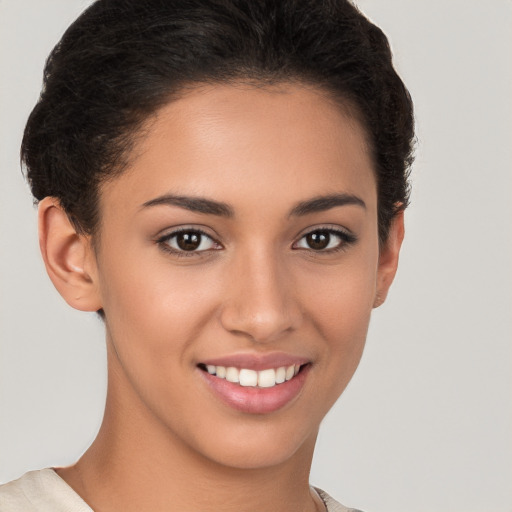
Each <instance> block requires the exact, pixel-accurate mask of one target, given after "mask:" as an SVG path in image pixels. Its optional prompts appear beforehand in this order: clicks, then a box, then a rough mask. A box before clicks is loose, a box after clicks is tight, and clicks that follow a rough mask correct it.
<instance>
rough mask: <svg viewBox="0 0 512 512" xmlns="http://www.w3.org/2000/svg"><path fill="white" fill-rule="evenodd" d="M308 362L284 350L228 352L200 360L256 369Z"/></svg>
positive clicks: (219, 364)
mask: <svg viewBox="0 0 512 512" xmlns="http://www.w3.org/2000/svg"><path fill="white" fill-rule="evenodd" d="M309 362H310V360H309V359H307V358H305V357H300V356H295V355H292V354H286V353H284V352H271V353H267V354H255V353H250V354H248V353H240V354H230V355H225V356H221V357H215V358H212V359H205V360H204V361H201V363H202V364H204V365H211V366H225V367H230V366H234V367H235V368H246V369H248V370H256V371H259V370H266V369H268V368H280V367H281V366H291V365H292V364H293V365H294V364H298V365H303V364H306V363H309Z"/></svg>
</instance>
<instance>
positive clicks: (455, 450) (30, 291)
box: [0, 0, 512, 512]
mask: <svg viewBox="0 0 512 512" xmlns="http://www.w3.org/2000/svg"><path fill="white" fill-rule="evenodd" d="M88 3H89V2H87V1H85V0H44V1H42V0H0V101H1V103H0V149H1V161H0V287H1V288H0V290H1V291H0V340H1V345H0V481H3V482H5V481H7V480H10V479H13V478H15V477H18V476H19V475H21V474H22V473H24V472H25V471H27V470H31V469H36V468H41V467H47V466H51V465H63V464H68V463H71V462H73V461H74V460H76V459H77V457H78V456H79V455H80V454H81V453H82V452H83V451H84V450H85V449H86V447H87V446H88V445H89V443H90V442H91V441H92V439H93V438H94V436H95V433H96V431H97V429H98V427H99V423H100V420H101V415H102V410H103V401H104V396H105V382H106V378H105V361H104V355H105V354H104V353H105V348H104V342H103V328H102V324H101V323H100V322H99V321H98V320H97V319H96V317H95V316H94V315H92V314H91V315H89V314H84V313H79V312H76V311H73V310H71V308H69V307H68V306H67V305H66V304H65V303H64V301H63V300H62V299H61V298H60V297H59V296H58V295H57V293H56V292H55V291H54V289H53V287H52V285H51V283H50V281H49V279H48V278H47V276H46V274H45V272H44V268H43V265H42V262H41V260H40V257H39V251H38V246H37V234H36V210H35V208H33V207H32V202H31V196H30V194H29V192H28V188H27V185H26V184H25V182H24V179H23V177H22V174H21V172H20V167H19V163H18V154H19V145H20V140H21V134H22V130H23V127H24V123H25V120H26V118H27V115H28V113H29V111H30V110H31V108H32V107H33V105H34V103H35V101H36V99H37V97H38V93H39V88H40V84H41V76H42V68H43V64H44V60H45V58H46V56H47V55H48V53H49V51H50V49H51V48H52V47H53V45H54V44H55V43H56V42H57V40H58V39H59V37H60V35H61V34H62V32H63V31H64V30H65V28H66V27H67V26H68V25H69V23H70V22H71V21H72V20H73V19H74V18H75V17H76V16H77V15H78V13H79V12H80V11H81V10H83V8H84V7H86V5H88ZM357 3H358V5H359V7H360V8H361V10H362V11H363V12H365V13H366V14H367V15H368V16H369V17H370V19H372V20H373V21H374V22H376V23H377V24H378V25H379V26H381V27H382V28H383V30H384V31H385V32H386V34H387V35H388V36H389V39H390V42H391V45H392V48H393V51H394V55H395V61H396V66H397V68H398V70H399V72H400V74H401V75H402V77H403V79H404V81H405V82H406V84H407V86H408V87H409V89H410V91H411V94H412V96H413V99H414V101H415V105H416V117H417V133H418V147H417V152H416V153H417V159H416V164H415V166H414V174H413V186H414V193H413V198H412V206H411V208H410V210H408V212H407V237H406V242H405V246H404V249H403V254H402V258H401V268H400V269H399V273H398V276H397V279H396V282H395V284H394V286H393V289H392V290H391V294H390V297H389V299H388V302H387V303H386V304H385V305H384V306H383V307H382V308H380V309H379V310H377V311H375V313H374V316H373V319H372V324H371V328H370V334H369V339H368V345H367V348H366V351H365V355H364V357H363V361H362V363H361V366H360V368H359V370H358V372H357V373H356V376H355V378H354V380H353V381H352V382H351V384H350V385H349V387H348V389H347V390H346V392H345V394H344V395H343V397H342V398H341V399H340V400H339V402H338V403H337V405H336V407H335V408H334V409H333V410H332V412H331V413H330V414H329V415H328V417H327V418H326V420H325V422H324V425H323V427H322V430H321V434H320V437H319V441H318V447H317V452H316V456H315V460H314V465H313V470H312V478H311V480H312V483H313V484H315V485H318V486H320V487H322V488H324V489H325V490H327V491H328V492H329V493H331V494H332V495H333V496H335V497H336V498H337V499H339V500H340V501H342V502H344V503H346V504H347V505H352V506H356V507H358V508H361V509H363V510H365V511H367V512H377V511H379V512H391V511H393V512H395V511H404V512H405V511H411V510H412V511H415V512H423V511H425V512H426V511H429V512H430V511H432V510H436V511H439V512H444V511H446V512H448V511H449V512H457V511H461V512H462V511H463V512H471V511H481V510H492V511H493V512H502V511H503V512H505V511H508V512H510V511H512V372H511V370H512V325H511V324H512V321H511V317H512V291H511V290H512V270H511V269H512V230H511V220H512V207H511V204H512V200H511V196H512V180H511V176H512V170H511V162H512V149H511V148H512V101H511V95H512V37H511V33H512V2H511V1H510V0H489V1H485V2H484V1H482V0H359V1H358V2H357Z"/></svg>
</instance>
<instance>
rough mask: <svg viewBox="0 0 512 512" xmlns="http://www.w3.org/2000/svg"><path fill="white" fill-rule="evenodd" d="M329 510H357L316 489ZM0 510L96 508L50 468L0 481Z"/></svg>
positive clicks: (43, 511) (53, 511)
mask: <svg viewBox="0 0 512 512" xmlns="http://www.w3.org/2000/svg"><path fill="white" fill-rule="evenodd" d="M315 490H316V491H317V493H318V495H319V496H320V498H322V501H323V502H324V503H325V508H326V509H327V511H328V512H357V511H355V510H354V509H348V508H346V507H344V506H343V505H341V504H340V503H338V502H337V501H335V500H333V499H332V498H331V497H330V496H329V495H328V494H327V493H326V492H324V491H322V490H321V489H315ZM0 512H93V510H92V509H91V508H90V507H89V505H87V503H85V501H84V500H83V499H82V498H80V496H78V494H77V493H76V492H75V491H74V490H73V489H72V488H71V487H70V486H69V485H68V484H67V483H66V482H65V481H64V480H63V479H62V478H61V477H60V476H59V475H57V473H56V472H55V471H54V470H53V469H50V468H47V469H41V470H39V471H30V472H29V473H26V474H25V475H23V476H22V477H21V478H18V480H14V481H12V482H9V483H7V484H4V485H0Z"/></svg>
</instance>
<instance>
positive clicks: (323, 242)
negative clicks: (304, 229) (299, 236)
mask: <svg viewBox="0 0 512 512" xmlns="http://www.w3.org/2000/svg"><path fill="white" fill-rule="evenodd" d="M305 238H306V243H307V244H308V246H309V248H310V249H313V250H315V251H320V250H322V249H325V248H326V247H328V246H329V242H330V241H331V234H330V233H329V232H328V231H314V232H313V233H309V234H307V235H306V237H305Z"/></svg>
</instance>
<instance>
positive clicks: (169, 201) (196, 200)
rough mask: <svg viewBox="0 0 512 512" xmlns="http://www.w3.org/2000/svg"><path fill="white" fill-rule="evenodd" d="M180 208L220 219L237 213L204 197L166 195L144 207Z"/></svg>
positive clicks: (224, 204) (146, 203)
mask: <svg viewBox="0 0 512 512" xmlns="http://www.w3.org/2000/svg"><path fill="white" fill-rule="evenodd" d="M160 205H168V206H179V207H180V208H185V209H186V210H190V211H191V212H197V213H205V214H208V215H218V216H219V217H228V218H230V217H234V215H235V212H234V211H233V208H231V206H229V205H227V204H226V203H221V202H218V201H213V200H211V199H205V198H203V197H190V196H175V195H172V194H166V195H164V196H160V197H156V198H155V199H151V200H150V201H146V202H145V203H144V204H143V205H142V207H143V208H148V207H151V206H160Z"/></svg>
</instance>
